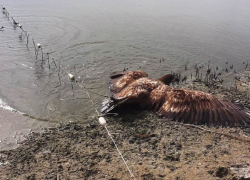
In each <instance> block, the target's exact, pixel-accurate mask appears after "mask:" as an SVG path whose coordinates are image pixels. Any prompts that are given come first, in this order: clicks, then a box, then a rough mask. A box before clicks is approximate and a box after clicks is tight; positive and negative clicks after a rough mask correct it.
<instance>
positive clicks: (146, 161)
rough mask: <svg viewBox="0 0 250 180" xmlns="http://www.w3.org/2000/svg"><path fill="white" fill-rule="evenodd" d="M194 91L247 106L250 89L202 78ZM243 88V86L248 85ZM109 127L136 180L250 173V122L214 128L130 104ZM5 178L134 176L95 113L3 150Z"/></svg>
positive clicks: (109, 121)
mask: <svg viewBox="0 0 250 180" xmlns="http://www.w3.org/2000/svg"><path fill="white" fill-rule="evenodd" d="M188 88H190V89H197V90H203V91H206V92H210V93H212V94H214V95H215V96H217V97H219V98H221V99H223V98H224V99H227V100H230V101H232V102H237V103H239V104H244V105H246V106H247V105H248V104H249V102H248V95H247V93H246V90H244V91H243V90H242V91H241V90H240V88H239V87H238V89H237V90H235V91H234V90H229V89H228V88H224V87H222V86H209V87H208V86H206V85H204V84H201V83H195V82H194V83H192V84H190V85H188ZM242 89H244V88H242ZM106 120H107V127H108V129H109V130H110V132H111V134H112V136H113V138H114V139H115V141H116V143H117V145H118V148H119V149H120V151H121V152H122V154H123V156H124V157H125V160H126V161H127V163H128V166H129V167H130V169H131V171H132V172H133V174H134V175H135V177H136V179H138V180H149V179H155V180H157V179H159V180H160V179H176V180H177V179H178V180H181V179H183V180H184V179H190V180H194V179H197V180H200V179H211V180H214V179H224V180H226V179H235V180H236V179H249V178H250V165H249V164H250V128H239V127H238V128H209V127H206V126H194V125H187V124H182V123H178V122H172V121H168V120H165V119H160V118H158V117H157V116H155V115H154V114H152V113H151V112H147V111H139V110H137V109H134V110H131V109H126V108H124V109H123V110H122V112H120V114H119V116H115V117H106ZM0 174H1V176H0V179H21V180H22V179H55V180H63V179H98V180H99V179H103V180H104V179H105V180H106V179H108V180H118V179H122V180H123V179H124V180H126V179H132V178H131V176H130V174H129V172H128V170H127V169H126V167H125V165H124V163H123V161H122V159H121V157H120V156H119V154H118V152H117V151H116V149H115V147H114V145H113V143H112V141H111V139H110V138H109V137H108V134H107V132H106V130H105V128H103V127H102V126H101V125H99V124H98V121H97V118H96V119H94V120H93V122H91V123H89V124H80V123H67V124H59V125H57V127H53V128H48V129H44V130H43V131H42V132H32V133H30V134H29V135H28V136H26V140H24V141H23V142H22V143H21V145H20V146H19V147H18V148H16V149H13V150H8V151H7V150H6V151H0Z"/></svg>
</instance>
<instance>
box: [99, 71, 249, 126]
mask: <svg viewBox="0 0 250 180" xmlns="http://www.w3.org/2000/svg"><path fill="white" fill-rule="evenodd" d="M173 79H174V76H173V75H171V74H166V75H164V76H162V77H160V78H159V79H152V78H149V77H148V75H147V73H145V72H143V71H122V72H115V73H112V74H111V75H110V92H111V98H110V100H109V101H106V102H104V105H103V109H102V112H103V113H107V112H109V111H111V110H112V109H114V108H115V107H117V106H120V105H125V104H137V105H139V106H140V107H141V108H142V109H147V110H152V111H153V112H154V113H156V114H158V115H160V116H161V117H164V118H166V119H170V120H173V121H179V122H183V123H188V124H195V125H207V126H215V127H219V126H221V127H226V126H229V127H235V126H247V127H250V114H249V113H248V112H247V111H246V110H245V109H242V108H240V107H239V106H237V105H235V104H232V103H230V102H226V101H221V100H219V99H217V98H216V97H214V96H213V95H211V94H208V93H205V92H202V91H193V90H187V89H177V88H171V87H170V86H169V84H170V83H171V82H172V81H173Z"/></svg>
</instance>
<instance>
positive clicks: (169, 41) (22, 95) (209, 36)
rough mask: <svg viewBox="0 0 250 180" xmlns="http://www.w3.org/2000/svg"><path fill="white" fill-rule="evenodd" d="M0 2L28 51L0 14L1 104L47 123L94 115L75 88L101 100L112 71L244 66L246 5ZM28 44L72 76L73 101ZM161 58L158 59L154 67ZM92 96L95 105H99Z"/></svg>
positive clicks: (172, 0) (249, 38) (200, 0)
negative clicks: (18, 25)
mask: <svg viewBox="0 0 250 180" xmlns="http://www.w3.org/2000/svg"><path fill="white" fill-rule="evenodd" d="M1 4H2V5H4V6H5V7H6V9H7V10H8V12H9V13H10V16H13V17H14V19H15V20H17V21H18V22H20V23H21V24H22V26H23V29H24V30H25V31H27V32H28V34H30V36H32V37H30V39H29V47H28V48H27V47H26V39H25V36H24V35H23V38H22V39H20V38H19V36H20V35H21V31H20V29H19V28H16V29H14V28H13V26H12V21H8V19H7V18H6V17H5V16H4V15H2V14H0V26H7V27H8V28H5V29H4V30H3V31H0V39H1V43H0V72H1V78H0V99H2V100H3V101H4V102H6V103H7V104H8V105H9V106H11V107H13V108H15V109H17V110H18V111H21V112H24V113H26V114H29V115H31V116H34V117H36V118H40V119H46V120H48V121H49V122H65V121H69V120H71V121H80V122H84V121H85V120H86V119H91V117H92V116H93V115H94V114H95V111H94V110H93V108H92V107H91V104H90V102H89V101H88V100H87V99H85V98H87V95H86V94H85V92H84V91H83V89H82V88H81V87H80V86H79V85H83V86H85V87H87V88H89V91H90V92H94V93H98V94H102V95H108V91H107V86H106V82H107V77H108V75H109V73H110V72H113V71H121V70H123V69H124V68H128V69H129V70H136V69H142V70H145V71H146V72H147V73H148V74H149V76H150V77H158V76H161V75H163V74H165V73H170V71H176V72H182V74H187V75H189V76H190V73H191V72H193V74H194V70H193V69H194V66H195V64H198V65H204V66H207V63H208V61H210V62H211V65H212V67H213V68H215V66H218V67H219V69H220V70H221V69H223V68H226V67H227V68H228V69H229V66H230V65H231V64H234V68H235V69H236V70H237V71H240V72H241V71H243V70H244V69H245V65H244V64H243V62H246V61H247V60H250V53H249V50H250V33H249V29H250V2H249V1H244V0H240V1H235V0H219V1H218V0H212V1H205V0H190V1H185V0H167V1H165V0H156V1H143V0H136V1H132V0H125V1H112V0H107V1H101V0H95V1H87V0H84V1H81V0H73V1H62V0H60V1H59V0H54V1H49V0H44V1H38V0H33V1H29V0H22V1H18V0H12V1H9V0H2V1H1ZM31 38H34V39H35V41H36V43H41V44H42V46H43V52H44V58H45V59H46V58H47V56H46V53H50V57H51V58H52V57H54V59H55V60H57V61H59V62H60V63H61V66H62V67H64V69H65V70H66V71H68V72H70V73H71V74H74V75H75V76H76V77H77V81H78V82H79V83H78V84H74V87H73V89H74V97H73V92H72V87H71V83H70V82H69V80H68V79H67V76H66V74H63V73H62V72H61V73H60V79H61V85H60V83H59V78H58V74H57V71H56V68H55V66H54V65H53V63H52V61H51V59H50V63H51V69H50V70H49V68H48V63H47V59H46V61H44V62H42V61H41V59H42V57H41V52H39V55H38V60H36V57H35V51H34V48H33V44H32V40H31ZM160 58H165V61H164V62H162V63H159V61H160ZM225 62H228V64H225ZM185 65H187V67H188V70H187V71H185V72H184V67H185ZM50 71H51V73H50ZM221 71H222V70H221ZM233 75H234V73H233V72H232V70H231V72H229V73H228V74H227V73H224V71H223V77H224V79H226V80H227V79H229V78H231V76H233ZM91 97H92V98H93V99H94V100H95V102H96V103H97V105H98V104H99V102H100V101H101V100H102V99H103V97H101V96H97V95H95V94H91ZM77 98H79V99H77ZM21 119H22V118H20V121H21ZM0 123H1V122H0ZM13 123H16V122H13ZM42 124H43V125H45V126H46V124H47V121H43V122H42ZM31 127H33V125H31ZM20 129H22V128H20ZM1 132H3V131H2V130H1ZM1 132H0V135H1ZM2 134H3V133H2Z"/></svg>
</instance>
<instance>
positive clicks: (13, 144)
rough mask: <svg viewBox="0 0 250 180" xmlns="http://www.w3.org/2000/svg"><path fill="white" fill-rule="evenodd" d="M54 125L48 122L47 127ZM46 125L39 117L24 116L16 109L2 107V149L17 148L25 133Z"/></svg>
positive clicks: (0, 112) (0, 114) (0, 147)
mask: <svg viewBox="0 0 250 180" xmlns="http://www.w3.org/2000/svg"><path fill="white" fill-rule="evenodd" d="M52 125H53V124H52V123H50V124H49V123H48V125H46V127H48V126H52ZM44 127H45V124H44V123H42V122H40V121H38V120H37V119H32V118H29V117H28V116H24V115H22V114H20V113H19V112H17V111H15V110H7V109H3V108H1V107H0V150H8V149H13V148H17V147H18V146H19V144H18V143H19V142H21V141H22V140H24V136H25V135H27V134H29V133H30V132H32V131H39V130H40V129H41V128H44Z"/></svg>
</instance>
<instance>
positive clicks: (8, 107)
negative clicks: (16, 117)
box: [0, 99, 24, 115]
mask: <svg viewBox="0 0 250 180" xmlns="http://www.w3.org/2000/svg"><path fill="white" fill-rule="evenodd" d="M0 108H3V109H5V110H8V111H11V112H17V113H20V114H22V115H23V114H24V113H22V112H20V111H17V110H16V109H14V108H12V107H10V106H8V105H7V104H6V103H5V102H3V100H2V99H0Z"/></svg>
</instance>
